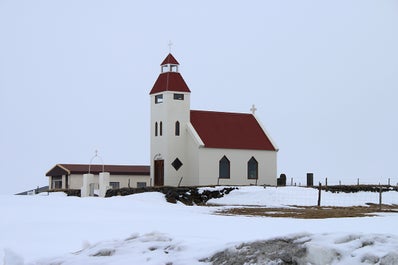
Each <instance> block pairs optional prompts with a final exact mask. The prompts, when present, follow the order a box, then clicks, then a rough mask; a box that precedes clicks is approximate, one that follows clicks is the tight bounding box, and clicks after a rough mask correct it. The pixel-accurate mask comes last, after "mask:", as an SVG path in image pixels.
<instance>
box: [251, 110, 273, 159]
mask: <svg viewBox="0 0 398 265" xmlns="http://www.w3.org/2000/svg"><path fill="white" fill-rule="evenodd" d="M252 115H253V117H254V118H255V119H256V121H257V123H258V125H260V127H261V129H262V130H263V132H264V133H265V135H266V136H267V137H268V140H269V141H270V142H271V144H272V146H273V147H274V149H275V151H276V152H278V151H279V147H278V146H277V145H276V143H275V141H274V140H273V139H272V137H271V135H270V134H269V133H268V131H267V129H266V128H265V127H264V125H263V124H262V123H261V121H260V120H259V119H258V118H257V116H256V115H255V114H252Z"/></svg>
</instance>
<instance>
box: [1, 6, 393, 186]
mask: <svg viewBox="0 0 398 265" xmlns="http://www.w3.org/2000/svg"><path fill="white" fill-rule="evenodd" d="M0 38H1V41H0V118H1V119H0V120H1V127H0V128H1V130H0V180H1V183H2V185H0V193H16V192H19V191H23V190H26V189H30V188H34V187H36V186H37V185H45V184H47V178H46V177H45V176H44V175H45V173H46V172H47V171H48V170H49V169H50V168H51V167H52V166H53V165H54V164H56V163H88V162H89V161H90V158H91V157H92V155H93V154H94V150H95V149H98V150H99V153H100V155H101V156H102V158H103V159H104V162H105V163H115V164H149V159H150V158H149V135H148V134H149V96H148V93H149V90H150V89H151V87H152V85H153V83H154V82H155V80H156V78H157V76H158V74H159V70H160V67H159V64H160V63H161V62H162V60H163V59H164V57H165V56H166V55H167V53H168V46H167V44H168V42H169V40H171V41H172V42H173V43H174V45H173V47H172V53H173V55H174V56H175V57H176V59H177V60H178V61H179V62H180V64H181V68H180V71H181V73H182V75H183V77H184V79H185V81H186V82H187V84H188V86H189V87H190V89H191V91H192V96H191V107H192V109H204V110H219V111H235V112H249V109H250V107H251V105H252V104H253V103H254V104H256V107H257V108H258V111H257V115H258V116H259V118H260V119H261V121H262V123H263V124H264V125H265V127H266V128H267V129H268V131H269V132H270V134H271V136H272V137H273V139H274V140H275V142H276V143H277V144H278V146H279V148H280V151H279V154H278V174H280V173H286V174H287V176H288V179H290V177H294V179H295V181H297V182H304V177H305V174H306V172H314V173H315V178H316V181H318V180H323V178H324V177H326V176H327V177H328V178H329V182H334V183H337V182H338V181H339V180H342V181H343V182H351V183H354V182H356V179H357V178H361V179H362V180H363V181H366V182H375V183H378V182H379V181H384V182H386V181H387V178H391V181H392V182H393V183H394V184H395V183H397V182H398V173H397V158H398V141H397V140H396V136H397V135H398V124H397V121H396V120H397V114H398V106H397V103H396V101H397V98H398V92H397V88H398V49H397V47H398V2H397V1H395V0H394V1H364V0H358V1H351V0H342V1H340V0H339V1H315V0H314V1H207V0H206V1H199V2H191V1H190V2H188V1H127V0H117V1H98V0H92V1H80V0H79V1H77V0H69V1H52V0H41V1H32V0H29V1H28V0H27V1H11V0H0Z"/></svg>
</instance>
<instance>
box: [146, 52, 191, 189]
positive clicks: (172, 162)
mask: <svg viewBox="0 0 398 265" xmlns="http://www.w3.org/2000/svg"><path fill="white" fill-rule="evenodd" d="M160 70H161V71H160V74H159V77H158V79H157V80H156V82H155V84H154V85H153V88H152V90H151V91H150V93H149V95H150V100H151V130H150V132H151V137H150V139H151V154H150V155H151V157H150V159H151V181H152V185H154V186H163V185H164V186H169V185H170V186H177V185H178V184H179V183H180V182H181V181H182V179H183V178H186V177H187V176H186V172H187V169H186V167H187V162H188V161H186V157H187V156H186V152H187V150H186V141H187V124H188V123H189V120H190V94H191V91H190V90H189V88H188V86H187V84H186V83H185V81H184V79H183V78H182V76H181V74H180V73H179V63H178V62H177V60H176V59H175V58H174V57H173V55H172V54H171V53H169V54H168V55H167V57H166V58H165V59H164V60H163V62H162V63H161V64H160Z"/></svg>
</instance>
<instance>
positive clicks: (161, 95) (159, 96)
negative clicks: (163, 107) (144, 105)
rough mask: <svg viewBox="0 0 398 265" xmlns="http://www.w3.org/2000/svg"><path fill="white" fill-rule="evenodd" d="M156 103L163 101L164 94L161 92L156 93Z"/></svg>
mask: <svg viewBox="0 0 398 265" xmlns="http://www.w3.org/2000/svg"><path fill="white" fill-rule="evenodd" d="M155 103H156V104H158V103H163V94H160V95H156V96H155Z"/></svg>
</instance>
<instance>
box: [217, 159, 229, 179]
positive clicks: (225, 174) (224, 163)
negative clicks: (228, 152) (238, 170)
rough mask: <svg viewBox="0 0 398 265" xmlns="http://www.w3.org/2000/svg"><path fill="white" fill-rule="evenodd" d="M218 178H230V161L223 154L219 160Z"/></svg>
mask: <svg viewBox="0 0 398 265" xmlns="http://www.w3.org/2000/svg"><path fill="white" fill-rule="evenodd" d="M219 169H220V175H219V178H220V179H229V178H230V162H229V160H228V158H227V157H226V156H223V158H221V160H220V166H219Z"/></svg>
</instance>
